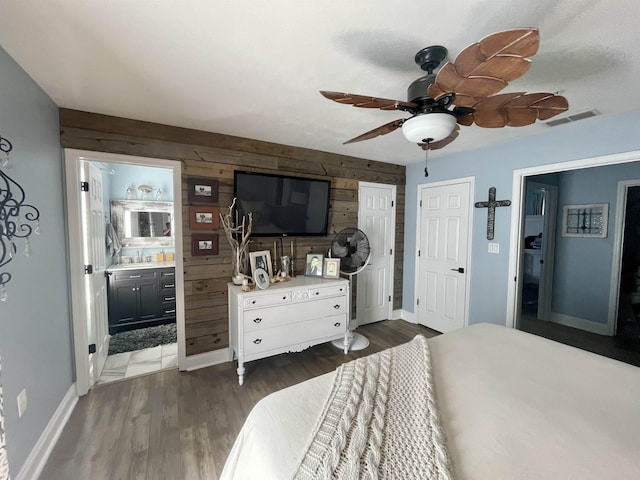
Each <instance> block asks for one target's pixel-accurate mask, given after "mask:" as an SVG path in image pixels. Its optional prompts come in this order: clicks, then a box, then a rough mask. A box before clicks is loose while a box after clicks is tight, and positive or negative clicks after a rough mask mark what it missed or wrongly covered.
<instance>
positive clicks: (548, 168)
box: [505, 150, 640, 332]
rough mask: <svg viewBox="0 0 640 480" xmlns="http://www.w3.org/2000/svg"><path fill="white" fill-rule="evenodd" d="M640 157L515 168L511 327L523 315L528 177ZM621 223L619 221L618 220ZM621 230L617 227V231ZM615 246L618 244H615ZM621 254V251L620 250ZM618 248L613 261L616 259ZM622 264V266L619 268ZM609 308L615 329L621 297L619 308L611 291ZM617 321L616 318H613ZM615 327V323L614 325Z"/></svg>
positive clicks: (630, 155) (613, 156) (604, 157)
mask: <svg viewBox="0 0 640 480" xmlns="http://www.w3.org/2000/svg"><path fill="white" fill-rule="evenodd" d="M639 161H640V150H634V151H631V152H624V153H614V154H611V155H602V156H598V157H590V158H583V159H580V160H571V161H568V162H560V163H550V164H546V165H537V166H535V167H527V168H521V169H518V170H514V171H513V183H512V188H511V192H512V194H511V225H512V226H513V228H511V235H510V237H509V277H508V278H510V279H513V280H514V281H509V282H508V287H507V309H506V312H507V314H506V315H507V318H506V319H505V325H506V326H507V327H509V328H515V327H516V325H517V323H518V320H519V318H520V308H521V301H522V295H521V293H522V276H521V275H518V272H520V271H522V268H523V258H522V257H523V255H522V250H523V247H524V238H523V233H524V217H523V214H522V202H523V199H524V193H525V183H526V177H530V176H532V175H543V174H545V173H559V172H565V171H569V170H579V169H583V168H590V167H603V166H607V165H619V164H622V163H632V162H639ZM616 227H617V224H616ZM615 234H617V230H616V233H615ZM614 248H615V245H614ZM618 254H619V253H618ZM615 256H616V255H615V251H614V255H613V257H614V258H613V259H612V262H614V261H615ZM619 268H620V267H619V266H618V269H619ZM614 269H615V264H612V269H611V270H612V277H611V280H610V282H611V287H610V291H613V289H614V287H615V288H616V289H617V288H618V287H617V286H614V283H616V284H617V283H619V281H620V279H619V278H617V279H614V278H613V274H614ZM609 295H610V297H609V312H608V319H607V324H608V325H607V328H608V329H609V331H610V332H611V329H612V318H614V317H615V316H616V314H617V300H616V301H615V309H616V310H615V311H614V310H612V308H613V307H614V302H612V301H611V293H610V294H609ZM613 321H614V322H615V318H614V320H613ZM613 328H615V326H614V327H613Z"/></svg>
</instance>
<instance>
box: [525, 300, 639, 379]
mask: <svg viewBox="0 0 640 480" xmlns="http://www.w3.org/2000/svg"><path fill="white" fill-rule="evenodd" d="M621 328H622V325H621V324H619V329H621ZM519 329H520V330H522V331H524V332H529V333H533V334H535V335H539V336H541V337H545V338H548V339H550V340H555V341H556V342H560V343H564V344H565V345H571V346H573V347H577V348H581V349H583V350H587V351H589V352H593V353H597V354H598V355H602V356H605V357H609V358H613V359H615V360H619V361H621V362H625V363H630V364H631V365H635V366H638V367H640V341H638V339H637V338H634V337H631V336H621V335H617V336H613V337H610V336H606V335H598V334H597V333H591V332H586V331H584V330H580V329H577V328H572V327H567V326H565V325H560V324H557V323H554V322H545V321H542V320H538V319H537V318H536V317H535V315H532V314H530V313H528V312H523V313H522V316H521V318H520V326H519ZM634 334H636V335H637V333H635V331H634Z"/></svg>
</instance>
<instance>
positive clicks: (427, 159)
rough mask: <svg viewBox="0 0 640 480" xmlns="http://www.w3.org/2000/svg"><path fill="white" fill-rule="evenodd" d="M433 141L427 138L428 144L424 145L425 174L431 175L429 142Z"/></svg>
mask: <svg viewBox="0 0 640 480" xmlns="http://www.w3.org/2000/svg"><path fill="white" fill-rule="evenodd" d="M430 142H431V139H430V138H427V143H426V146H425V147H424V176H425V177H428V176H429V170H428V169H427V168H428V166H429V165H428V162H429V143H430Z"/></svg>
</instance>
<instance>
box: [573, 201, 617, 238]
mask: <svg viewBox="0 0 640 480" xmlns="http://www.w3.org/2000/svg"><path fill="white" fill-rule="evenodd" d="M608 222H609V204H608V203H591V204H588V205H565V206H564V207H562V236H563V237H584V238H606V237H607V224H608Z"/></svg>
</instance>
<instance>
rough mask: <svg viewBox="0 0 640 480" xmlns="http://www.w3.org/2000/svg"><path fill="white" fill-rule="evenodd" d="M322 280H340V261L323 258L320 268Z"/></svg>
mask: <svg viewBox="0 0 640 480" xmlns="http://www.w3.org/2000/svg"><path fill="white" fill-rule="evenodd" d="M322 278H340V259H339V258H325V259H324V265H323V267H322Z"/></svg>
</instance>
